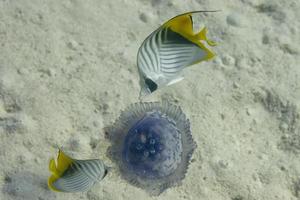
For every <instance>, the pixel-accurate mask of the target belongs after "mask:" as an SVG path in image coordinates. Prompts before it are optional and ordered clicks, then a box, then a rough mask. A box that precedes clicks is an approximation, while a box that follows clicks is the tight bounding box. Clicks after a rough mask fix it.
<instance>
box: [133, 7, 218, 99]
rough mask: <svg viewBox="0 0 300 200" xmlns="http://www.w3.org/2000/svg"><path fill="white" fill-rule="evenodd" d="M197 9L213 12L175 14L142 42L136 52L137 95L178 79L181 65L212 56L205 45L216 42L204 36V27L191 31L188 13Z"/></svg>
mask: <svg viewBox="0 0 300 200" xmlns="http://www.w3.org/2000/svg"><path fill="white" fill-rule="evenodd" d="M200 12H216V11H194V12H188V13H184V14H181V15H178V16H176V17H174V18H172V19H170V20H169V21H167V22H165V23H164V24H163V25H162V26H160V27H159V28H158V29H156V30H155V31H154V32H152V33H151V34H150V35H149V36H148V37H147V38H146V39H145V40H144V41H143V43H142V45H141V46H140V48H139V50H138V54H137V66H138V70H139V75H140V85H141V91H140V98H142V97H144V96H146V95H148V94H150V93H152V92H154V91H156V90H157V89H159V88H161V87H164V86H168V85H171V84H174V83H176V82H178V81H181V80H182V79H183V76H182V75H181V72H182V69H183V68H185V67H187V66H190V65H193V64H196V63H199V62H202V61H207V60H210V59H212V58H213V57H214V56H215V54H214V52H212V51H211V50H210V49H209V48H207V46H206V44H208V46H215V45H216V43H215V42H214V41H211V40H209V39H208V38H207V37H206V34H207V28H206V27H204V28H202V30H200V31H199V32H197V33H194V30H193V16H192V15H193V14H194V13H200Z"/></svg>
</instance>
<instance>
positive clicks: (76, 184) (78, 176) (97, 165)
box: [53, 160, 107, 192]
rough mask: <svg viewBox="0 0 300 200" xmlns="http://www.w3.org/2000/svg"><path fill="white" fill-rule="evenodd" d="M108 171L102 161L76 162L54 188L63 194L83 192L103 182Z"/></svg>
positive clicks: (57, 181) (54, 184) (55, 183)
mask: <svg viewBox="0 0 300 200" xmlns="http://www.w3.org/2000/svg"><path fill="white" fill-rule="evenodd" d="M106 173H107V169H106V167H105V165H104V163H103V162H102V161H101V160H74V162H73V163H72V164H71V165H70V167H69V168H68V169H67V170H66V171H65V173H64V174H63V175H62V176H61V177H60V178H59V179H57V180H56V181H55V182H54V183H53V186H54V187H55V188H56V189H57V190H59V191H62V192H83V191H87V190H89V189H90V188H91V187H92V186H93V185H94V184H95V183H96V182H97V181H101V180H102V179H103V178H104V177H105V175H106Z"/></svg>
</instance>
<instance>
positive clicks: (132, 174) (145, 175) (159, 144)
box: [108, 102, 196, 195]
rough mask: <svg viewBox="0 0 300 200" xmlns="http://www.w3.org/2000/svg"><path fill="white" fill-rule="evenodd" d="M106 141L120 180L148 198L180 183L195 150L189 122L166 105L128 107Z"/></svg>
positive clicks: (172, 107)
mask: <svg viewBox="0 0 300 200" xmlns="http://www.w3.org/2000/svg"><path fill="white" fill-rule="evenodd" d="M108 137H109V139H110V141H111V144H112V145H111V147H110V149H109V152H108V153H109V155H110V156H111V158H112V160H113V161H115V162H116V163H117V165H118V166H119V169H120V172H121V175H122V177H123V178H124V179H125V180H127V181H129V182H130V183H131V184H133V185H135V186H138V187H140V188H142V189H145V190H146V191H147V192H148V193H149V194H150V195H159V194H160V193H161V192H163V191H164V190H166V189H167V188H169V187H172V186H176V185H179V184H180V183H181V180H182V179H183V178H184V177H185V173H186V171H187V168H188V165H189V161H190V158H191V156H192V153H193V151H194V149H195V148H196V143H195V142H194V141H193V138H192V135H191V131H190V123H189V120H188V119H186V116H185V114H184V113H183V112H182V110H181V108H180V107H178V106H175V105H172V104H170V103H168V102H163V103H158V102H153V103H135V104H132V105H131V106H129V107H128V108H127V109H126V110H125V111H123V112H122V113H121V116H120V118H119V119H118V120H117V121H116V122H115V124H114V126H113V128H111V130H110V131H109V133H108Z"/></svg>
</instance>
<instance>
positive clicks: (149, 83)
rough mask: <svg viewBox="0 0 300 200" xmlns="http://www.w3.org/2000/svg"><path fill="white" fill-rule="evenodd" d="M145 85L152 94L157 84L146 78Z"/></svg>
mask: <svg viewBox="0 0 300 200" xmlns="http://www.w3.org/2000/svg"><path fill="white" fill-rule="evenodd" d="M145 83H146V85H147V87H148V88H149V90H150V91H151V92H154V91H155V90H156V89H157V84H156V83H155V82H154V81H152V80H151V79H149V78H146V79H145Z"/></svg>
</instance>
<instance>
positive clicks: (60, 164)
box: [48, 150, 74, 192]
mask: <svg viewBox="0 0 300 200" xmlns="http://www.w3.org/2000/svg"><path fill="white" fill-rule="evenodd" d="M73 161H74V160H73V159H72V158H70V157H69V156H67V155H66V154H64V153H63V152H62V151H61V150H59V152H58V156H57V165H56V163H55V160H54V159H51V160H50V162H49V171H50V172H51V173H52V175H51V176H50V177H49V179H48V187H49V188H50V189H51V190H53V191H56V192H60V190H57V189H56V188H55V187H53V183H54V182H55V181H56V180H57V179H59V178H60V177H61V176H62V175H63V173H64V172H65V171H66V170H67V169H68V168H69V166H70V165H71V164H72V162H73Z"/></svg>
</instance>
